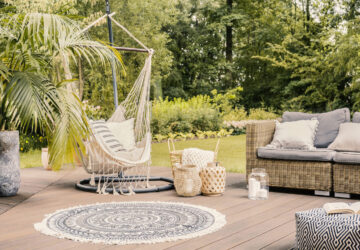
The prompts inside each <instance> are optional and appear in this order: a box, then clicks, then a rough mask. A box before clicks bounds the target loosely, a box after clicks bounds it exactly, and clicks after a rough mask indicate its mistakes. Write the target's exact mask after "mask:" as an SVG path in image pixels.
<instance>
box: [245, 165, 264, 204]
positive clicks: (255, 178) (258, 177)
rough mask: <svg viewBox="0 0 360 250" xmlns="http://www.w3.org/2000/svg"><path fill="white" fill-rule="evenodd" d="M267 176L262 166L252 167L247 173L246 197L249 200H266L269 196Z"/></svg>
mask: <svg viewBox="0 0 360 250" xmlns="http://www.w3.org/2000/svg"><path fill="white" fill-rule="evenodd" d="M268 183H269V176H268V175H267V173H266V171H265V169H263V168H253V169H252V172H251V174H249V180H248V191H249V194H248V197H249V199H251V200H266V199H268V197H269V184H268Z"/></svg>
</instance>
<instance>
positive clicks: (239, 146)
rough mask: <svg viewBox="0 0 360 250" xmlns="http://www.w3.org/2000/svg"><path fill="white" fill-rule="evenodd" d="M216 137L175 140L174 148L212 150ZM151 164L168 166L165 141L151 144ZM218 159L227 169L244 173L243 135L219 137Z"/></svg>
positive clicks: (167, 152) (168, 160)
mask: <svg viewBox="0 0 360 250" xmlns="http://www.w3.org/2000/svg"><path fill="white" fill-rule="evenodd" d="M217 140H218V139H205V140H191V141H177V142H175V147H176V149H184V148H190V147H196V148H201V149H207V150H214V149H215V146H216V142H217ZM151 156H152V165H153V166H170V157H169V150H168V146H167V143H154V144H153V145H152V153H151ZM218 161H220V162H221V163H222V165H223V166H224V167H226V169H227V171H231V172H240V173H245V166H246V158H245V135H239V136H230V137H226V138H221V140H220V148H219V155H218Z"/></svg>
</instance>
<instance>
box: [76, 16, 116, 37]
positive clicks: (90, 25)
mask: <svg viewBox="0 0 360 250" xmlns="http://www.w3.org/2000/svg"><path fill="white" fill-rule="evenodd" d="M113 15H115V12H113V13H111V14H110V15H108V14H105V15H103V16H102V17H99V18H98V19H96V20H95V21H94V22H92V23H90V24H89V25H88V26H86V27H85V28H84V29H82V30H81V31H80V34H81V33H84V32H85V31H87V30H88V29H90V28H91V27H93V26H94V25H96V24H97V23H99V22H100V21H101V20H102V19H104V18H105V17H107V16H109V17H112V16H113Z"/></svg>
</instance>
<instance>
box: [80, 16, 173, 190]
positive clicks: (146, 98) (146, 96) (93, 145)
mask: <svg viewBox="0 0 360 250" xmlns="http://www.w3.org/2000/svg"><path fill="white" fill-rule="evenodd" d="M112 15H113V14H110V15H105V16H103V17H101V18H99V19H98V20H96V21H95V22H94V23H92V24H91V25H89V26H88V27H87V28H86V29H84V30H87V29H88V28H90V27H92V26H93V25H94V24H96V23H97V22H99V21H100V20H101V19H102V18H104V17H107V16H108V17H110V18H111V20H112V21H114V23H115V24H116V25H117V26H119V27H120V28H122V29H123V30H124V31H125V32H126V33H128V34H129V35H130V37H132V38H133V39H134V40H135V41H137V42H138V43H139V44H140V45H141V46H142V47H143V48H144V50H143V51H146V52H147V53H148V56H147V58H146V60H145V64H144V67H143V69H142V70H141V72H140V74H139V76H138V78H137V80H136V81H135V84H134V86H133V87H132V89H131V91H130V92H129V94H128V96H127V97H126V99H125V100H124V101H123V102H122V103H121V104H120V105H119V106H118V107H117V108H116V110H115V112H114V114H113V115H112V116H111V117H110V119H108V120H107V121H106V122H105V123H104V124H102V125H101V126H99V127H100V128H101V129H103V130H98V131H96V130H95V129H94V128H93V129H92V134H91V136H90V138H89V139H88V140H87V141H86V142H85V147H86V155H82V154H81V151H79V153H80V158H81V161H82V165H83V167H84V168H85V170H86V172H88V173H89V174H91V178H88V179H84V180H82V181H80V182H78V183H77V184H76V187H77V188H79V189H81V190H84V191H92V192H98V193H100V194H107V193H113V194H119V193H121V194H134V193H141V192H154V191H163V190H169V189H173V184H172V183H173V181H172V179H169V178H164V177H150V164H151V139H152V137H151V130H150V119H151V102H150V76H151V59H152V55H153V50H152V49H148V48H147V47H146V46H145V45H144V44H142V43H141V42H140V41H139V40H138V39H136V38H135V37H134V36H133V35H132V34H131V33H130V32H129V31H128V30H127V29H126V28H125V27H124V26H122V25H120V24H119V23H118V22H116V20H114V19H113V18H112ZM115 48H116V47H115ZM124 50H128V51H129V50H130V51H131V50H133V51H139V49H131V48H124ZM130 120H133V122H134V125H133V128H131V130H133V131H131V132H130V133H133V134H134V137H135V147H133V148H132V149H131V150H121V151H117V152H114V151H113V150H111V148H110V147H109V145H108V144H107V143H106V142H107V141H109V140H104V137H102V136H103V135H101V133H102V132H104V131H105V130H106V131H108V127H107V124H110V123H112V124H114V123H115V124H121V123H123V122H126V121H130ZM90 124H91V123H90ZM119 132H121V131H119ZM108 136H109V137H114V136H113V135H111V134H109V135H108ZM115 136H116V134H115ZM114 140H116V139H115V138H114ZM119 142H120V143H121V141H120V140H119ZM150 181H165V182H168V183H169V184H168V185H165V186H159V187H157V186H151V185H150Z"/></svg>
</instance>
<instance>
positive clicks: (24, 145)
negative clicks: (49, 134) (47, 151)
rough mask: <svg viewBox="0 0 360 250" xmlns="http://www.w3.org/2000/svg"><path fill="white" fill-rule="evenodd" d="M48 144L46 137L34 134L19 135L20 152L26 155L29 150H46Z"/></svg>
mask: <svg viewBox="0 0 360 250" xmlns="http://www.w3.org/2000/svg"><path fill="white" fill-rule="evenodd" d="M47 146H48V142H47V139H46V137H44V136H42V135H38V134H36V133H34V134H29V135H27V134H20V152H22V153H26V152H29V151H31V150H37V149H41V148H46V147H47Z"/></svg>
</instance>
